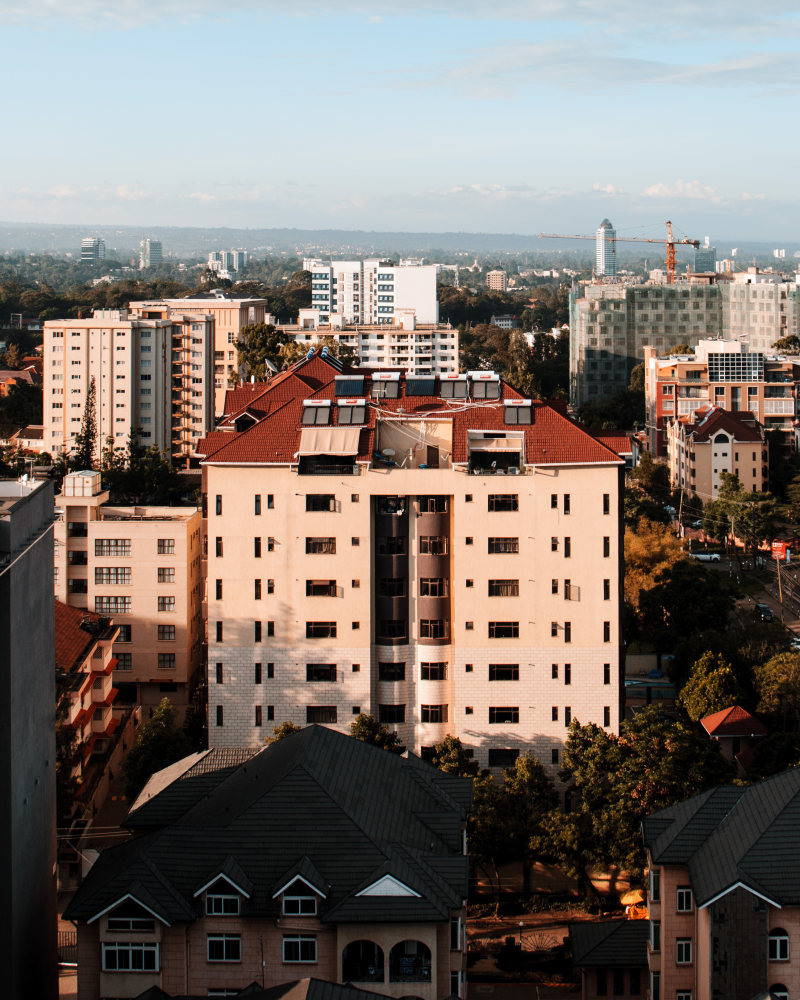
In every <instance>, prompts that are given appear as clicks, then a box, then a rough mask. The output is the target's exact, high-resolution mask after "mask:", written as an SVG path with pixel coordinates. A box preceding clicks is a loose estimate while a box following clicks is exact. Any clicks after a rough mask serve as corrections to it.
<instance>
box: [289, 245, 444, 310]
mask: <svg viewBox="0 0 800 1000" xmlns="http://www.w3.org/2000/svg"><path fill="white" fill-rule="evenodd" d="M304 264H307V265H308V267H307V270H309V271H311V307H312V309H317V310H318V311H319V312H320V323H327V322H329V320H330V317H331V316H333V315H335V314H341V315H342V316H343V318H344V322H345V323H367V324H369V323H383V324H387V325H389V326H394V325H397V322H398V319H399V316H400V314H401V313H404V312H405V313H407V312H413V313H414V316H415V320H416V322H417V323H419V324H427V323H438V321H439V303H438V301H437V299H436V265H434V264H423V265H399V264H393V263H392V262H391V261H388V260H381V259H378V258H372V259H369V260H363V261H361V260H335V261H329V262H323V261H317V260H306V261H304Z"/></svg>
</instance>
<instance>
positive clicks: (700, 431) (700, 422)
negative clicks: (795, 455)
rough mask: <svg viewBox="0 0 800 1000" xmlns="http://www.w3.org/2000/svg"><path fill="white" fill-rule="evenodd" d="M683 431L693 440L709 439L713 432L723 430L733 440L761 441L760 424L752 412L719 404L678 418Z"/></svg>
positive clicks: (699, 441) (716, 432)
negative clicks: (724, 408) (728, 408)
mask: <svg viewBox="0 0 800 1000" xmlns="http://www.w3.org/2000/svg"><path fill="white" fill-rule="evenodd" d="M678 422H679V424H680V425H681V427H682V429H683V431H684V433H685V434H686V435H687V436H688V435H692V436H693V437H694V440H695V442H698V443H703V442H705V441H709V440H710V439H711V438H712V437H713V436H714V435H715V434H718V433H719V432H720V431H724V432H725V433H727V434H730V435H731V437H732V438H733V439H734V441H738V442H746V441H751V442H758V443H759V444H760V443H761V441H762V435H761V431H760V429H759V428H760V425H759V423H758V422H757V421H756V419H755V417H754V416H753V414H752V413H749V412H747V411H746V410H723V409H721V408H720V407H719V406H704V407H701V408H700V409H697V410H695V412H694V414H693V417H686V418H683V417H681V418H679V421H678Z"/></svg>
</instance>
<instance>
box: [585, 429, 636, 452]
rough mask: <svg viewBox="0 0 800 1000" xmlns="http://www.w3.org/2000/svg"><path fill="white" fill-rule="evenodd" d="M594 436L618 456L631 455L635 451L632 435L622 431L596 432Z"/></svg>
mask: <svg viewBox="0 0 800 1000" xmlns="http://www.w3.org/2000/svg"><path fill="white" fill-rule="evenodd" d="M594 436H595V437H596V438H597V440H598V441H602V442H603V444H604V445H605V446H606V447H607V448H610V449H611V450H612V451H615V452H616V453H617V454H618V455H630V454H631V453H632V451H633V445H632V444H631V439H630V435H629V434H623V433H622V431H595V432H594Z"/></svg>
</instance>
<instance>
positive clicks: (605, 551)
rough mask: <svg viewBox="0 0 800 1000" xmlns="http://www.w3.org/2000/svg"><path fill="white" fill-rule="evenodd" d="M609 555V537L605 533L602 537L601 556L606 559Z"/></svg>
mask: <svg viewBox="0 0 800 1000" xmlns="http://www.w3.org/2000/svg"><path fill="white" fill-rule="evenodd" d="M610 555H611V538H610V537H609V536H608V535H606V536H605V537H604V538H603V557H604V558H605V559H608V557H609V556H610Z"/></svg>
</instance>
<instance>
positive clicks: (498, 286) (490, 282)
mask: <svg viewBox="0 0 800 1000" xmlns="http://www.w3.org/2000/svg"><path fill="white" fill-rule="evenodd" d="M486 287H487V288H489V289H491V291H493V292H505V291H506V289H507V288H508V273H507V272H506V271H489V273H488V274H487V275H486Z"/></svg>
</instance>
